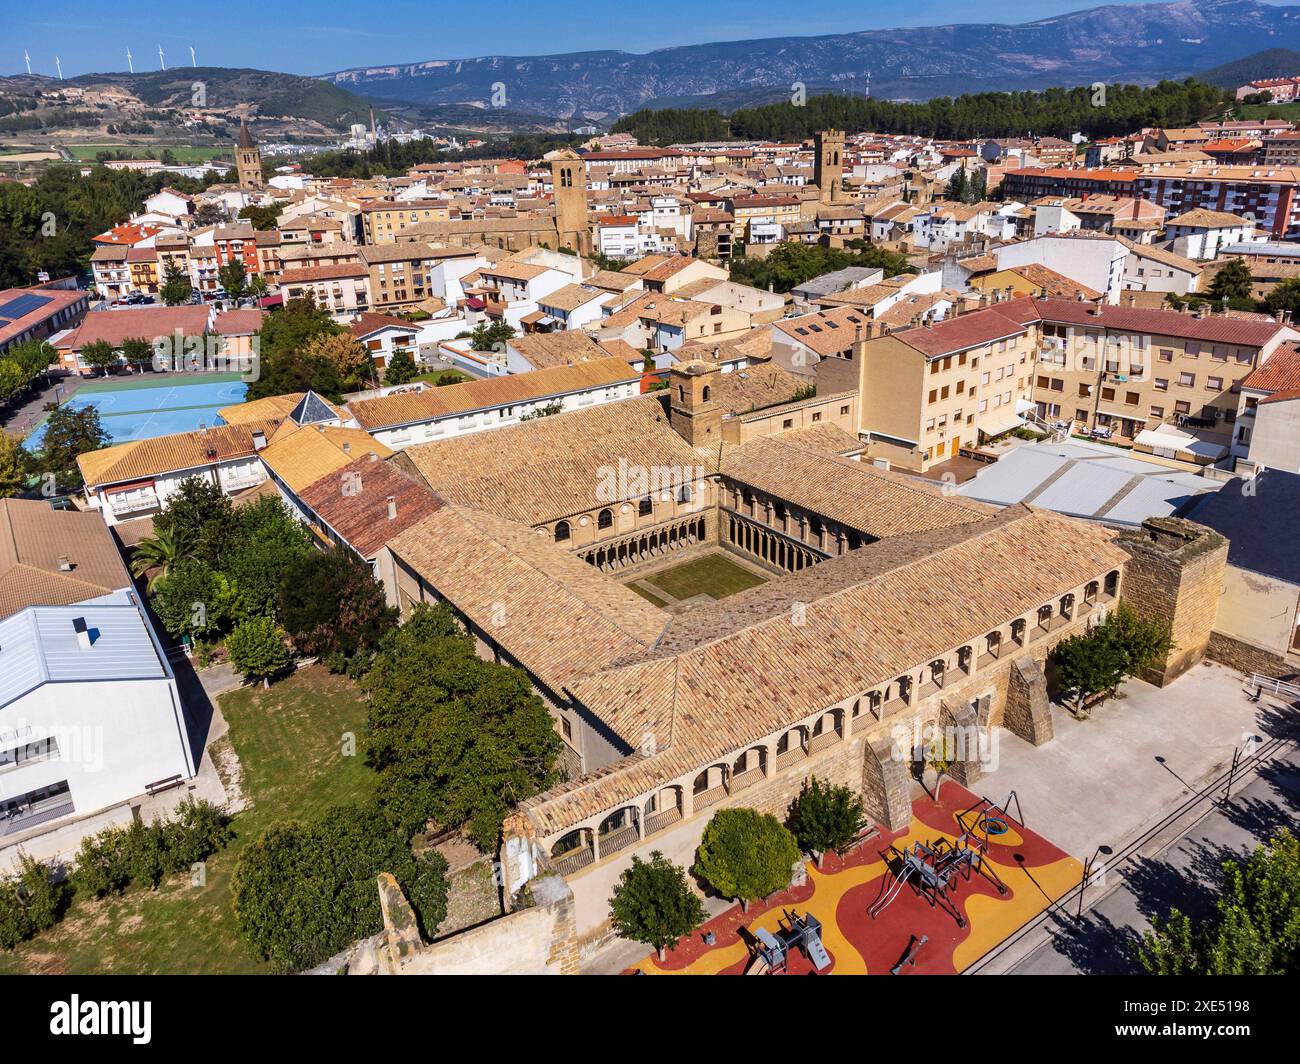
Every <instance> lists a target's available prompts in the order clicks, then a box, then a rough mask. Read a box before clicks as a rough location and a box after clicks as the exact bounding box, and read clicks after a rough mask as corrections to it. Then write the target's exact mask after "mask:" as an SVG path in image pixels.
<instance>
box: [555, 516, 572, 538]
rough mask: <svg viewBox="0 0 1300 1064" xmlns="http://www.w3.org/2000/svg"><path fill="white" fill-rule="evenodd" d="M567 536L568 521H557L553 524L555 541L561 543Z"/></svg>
mask: <svg viewBox="0 0 1300 1064" xmlns="http://www.w3.org/2000/svg"><path fill="white" fill-rule="evenodd" d="M568 538H569V522H568V521H559V522H557V523H556V525H555V542H556V543H563V542H564V541H565V540H567V539H568Z"/></svg>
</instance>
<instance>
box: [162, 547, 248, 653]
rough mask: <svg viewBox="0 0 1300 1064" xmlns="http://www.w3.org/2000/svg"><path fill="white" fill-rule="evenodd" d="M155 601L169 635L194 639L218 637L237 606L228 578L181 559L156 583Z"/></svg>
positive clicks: (194, 561) (203, 565) (191, 560)
mask: <svg viewBox="0 0 1300 1064" xmlns="http://www.w3.org/2000/svg"><path fill="white" fill-rule="evenodd" d="M161 534H162V535H170V533H161ZM152 602H153V608H154V612H155V613H157V614H158V619H159V620H160V621H162V623H163V627H164V628H166V629H167V631H168V632H169V633H171V634H172V635H173V636H175V637H177V638H181V637H186V638H189V639H191V640H199V639H204V638H211V637H213V636H215V635H217V634H218V633H219V632H220V631H221V630H222V629H223V628H225V627H226V626H227V625H228V624H229V623H230V621H231V620H232V619H233V615H234V611H235V606H236V598H235V590H234V588H232V587H231V585H230V582H229V581H228V580H227V579H226V578H225V576H223V575H222V574H221V573H218V572H215V571H214V570H213V569H212V568H211V567H210V566H208V565H207V564H206V563H205V562H201V561H198V560H197V559H195V558H182V559H180V560H179V561H177V562H175V564H173V565H172V566H171V567H170V570H169V571H168V573H167V575H166V576H165V577H163V578H162V579H160V580H158V581H156V583H155V584H154V590H153V600H152Z"/></svg>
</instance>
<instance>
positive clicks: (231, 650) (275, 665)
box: [226, 617, 293, 687]
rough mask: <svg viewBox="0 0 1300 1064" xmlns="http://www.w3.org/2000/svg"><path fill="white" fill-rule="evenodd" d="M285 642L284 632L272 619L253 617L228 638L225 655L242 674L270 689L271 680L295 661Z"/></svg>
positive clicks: (239, 625) (236, 628) (241, 624)
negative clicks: (259, 681) (226, 654)
mask: <svg viewBox="0 0 1300 1064" xmlns="http://www.w3.org/2000/svg"><path fill="white" fill-rule="evenodd" d="M284 640H285V634H284V630H283V629H281V628H280V627H279V626H278V625H277V624H276V623H275V621H273V620H272V619H271V618H270V617H251V618H249V619H248V620H246V621H242V622H241V623H239V624H237V625H235V630H234V631H233V632H231V633H230V635H228V636H227V637H226V652H227V653H228V654H229V655H230V663H231V664H232V665H233V666H234V667H235V668H236V669H237V670H238V671H239V672H241V673H243V675H244V676H246V677H248V679H250V680H261V681H262V686H263V687H269V686H270V685H271V677H272V676H276V675H279V674H280V673H282V672H284V670H285V669H287V668H288V667H289V665H290V663H291V662H292V661H293V655H292V654H291V653H290V652H289V648H288V647H287V646H285V643H284Z"/></svg>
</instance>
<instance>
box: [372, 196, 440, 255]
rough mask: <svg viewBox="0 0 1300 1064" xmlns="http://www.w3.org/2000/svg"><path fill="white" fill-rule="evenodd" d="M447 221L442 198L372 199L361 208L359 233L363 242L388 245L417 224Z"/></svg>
mask: <svg viewBox="0 0 1300 1064" xmlns="http://www.w3.org/2000/svg"><path fill="white" fill-rule="evenodd" d="M450 220H451V205H450V204H449V203H448V202H447V201H446V200H402V201H400V202H399V201H395V200H376V201H374V202H372V203H366V204H364V205H363V206H362V207H361V232H362V237H363V239H364V240H365V242H366V243H367V244H391V243H393V242H394V241H396V240H398V239H400V237H399V234H401V233H403V232H405V230H407V229H409V228H411V227H412V226H417V225H431V224H433V223H435V222H446V221H450Z"/></svg>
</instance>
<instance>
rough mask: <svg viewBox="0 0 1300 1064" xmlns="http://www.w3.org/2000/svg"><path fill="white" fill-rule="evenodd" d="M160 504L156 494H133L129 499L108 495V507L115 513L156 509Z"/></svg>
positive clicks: (131, 512) (132, 512)
mask: <svg viewBox="0 0 1300 1064" xmlns="http://www.w3.org/2000/svg"><path fill="white" fill-rule="evenodd" d="M161 505H162V504H161V503H160V502H159V501H158V496H157V495H144V496H140V495H137V496H133V497H132V498H129V499H114V498H113V497H112V496H109V504H108V506H109V509H110V510H112V511H113V513H114V514H115V515H121V514H134V513H140V512H141V511H143V510H156V509H158V507H159V506H161Z"/></svg>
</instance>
